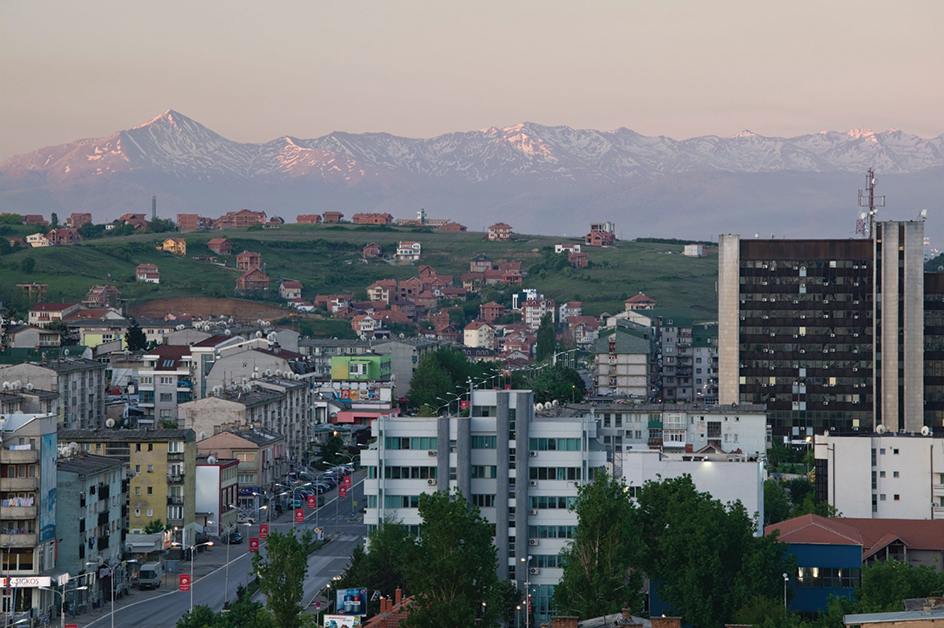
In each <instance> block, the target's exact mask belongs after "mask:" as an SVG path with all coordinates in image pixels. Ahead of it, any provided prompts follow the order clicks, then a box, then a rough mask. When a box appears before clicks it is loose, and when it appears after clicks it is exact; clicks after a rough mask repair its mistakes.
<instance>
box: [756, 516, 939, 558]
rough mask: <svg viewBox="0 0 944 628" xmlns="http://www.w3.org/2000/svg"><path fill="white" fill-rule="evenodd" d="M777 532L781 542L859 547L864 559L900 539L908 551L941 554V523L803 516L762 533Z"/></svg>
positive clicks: (769, 527) (771, 527) (916, 520)
mask: <svg viewBox="0 0 944 628" xmlns="http://www.w3.org/2000/svg"><path fill="white" fill-rule="evenodd" d="M774 530H779V531H780V540H781V541H783V542H785V543H802V544H810V545H861V546H862V558H863V559H865V558H867V557H869V556H871V555H872V554H874V553H875V552H877V551H879V550H881V549H882V548H884V547H886V546H887V545H888V544H889V543H892V542H894V541H896V540H900V541H901V542H902V543H904V544H905V545H907V546H908V547H909V548H912V549H920V550H935V551H939V552H944V520H940V519H938V520H934V519H851V518H849V519H847V518H843V517H833V518H826V517H820V516H818V515H804V516H802V517H797V518H795V519H789V520H787V521H781V522H780V523H775V524H773V525H769V526H767V527H766V528H765V529H764V534H770V533H772V532H773V531H774Z"/></svg>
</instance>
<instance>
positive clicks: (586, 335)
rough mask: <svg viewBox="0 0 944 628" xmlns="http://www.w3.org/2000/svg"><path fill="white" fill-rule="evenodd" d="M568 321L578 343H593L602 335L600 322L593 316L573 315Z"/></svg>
mask: <svg viewBox="0 0 944 628" xmlns="http://www.w3.org/2000/svg"><path fill="white" fill-rule="evenodd" d="M567 323H568V324H569V325H570V331H571V332H572V333H573V334H574V342H576V343H577V344H578V345H581V346H583V345H589V344H592V343H593V341H594V340H596V339H597V338H598V337H599V335H600V322H599V321H598V320H597V319H595V318H594V317H592V316H571V317H570V318H569V319H567Z"/></svg>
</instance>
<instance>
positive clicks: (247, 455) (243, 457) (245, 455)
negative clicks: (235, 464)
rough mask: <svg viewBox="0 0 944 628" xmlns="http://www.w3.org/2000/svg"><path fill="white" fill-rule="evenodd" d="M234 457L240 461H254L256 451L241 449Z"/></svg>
mask: <svg viewBox="0 0 944 628" xmlns="http://www.w3.org/2000/svg"><path fill="white" fill-rule="evenodd" d="M236 459H237V460H239V461H240V462H255V461H256V452H254V451H241V452H239V453H237V454H236Z"/></svg>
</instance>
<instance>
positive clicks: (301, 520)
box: [295, 508, 305, 523]
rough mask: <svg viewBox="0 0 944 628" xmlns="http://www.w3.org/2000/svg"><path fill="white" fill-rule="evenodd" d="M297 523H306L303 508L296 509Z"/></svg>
mask: <svg viewBox="0 0 944 628" xmlns="http://www.w3.org/2000/svg"><path fill="white" fill-rule="evenodd" d="M295 523H305V511H304V510H303V509H301V508H296V509H295Z"/></svg>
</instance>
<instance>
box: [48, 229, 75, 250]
mask: <svg viewBox="0 0 944 628" xmlns="http://www.w3.org/2000/svg"><path fill="white" fill-rule="evenodd" d="M46 239H47V240H49V245H50V246H65V245H68V244H76V243H78V242H81V241H82V236H81V234H79V230H78V229H70V228H68V227H63V228H60V229H50V230H49V231H47V232H46Z"/></svg>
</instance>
